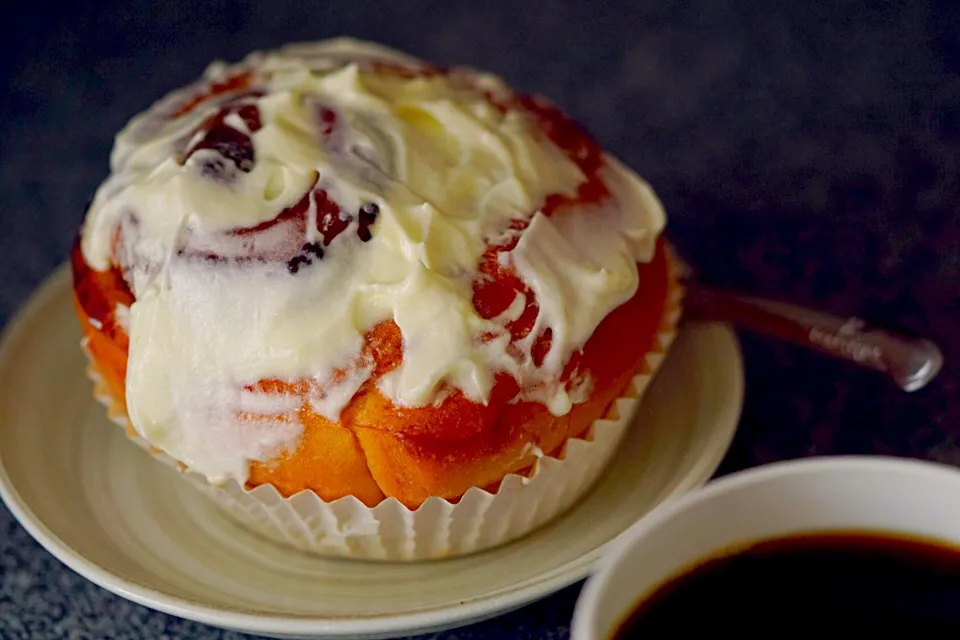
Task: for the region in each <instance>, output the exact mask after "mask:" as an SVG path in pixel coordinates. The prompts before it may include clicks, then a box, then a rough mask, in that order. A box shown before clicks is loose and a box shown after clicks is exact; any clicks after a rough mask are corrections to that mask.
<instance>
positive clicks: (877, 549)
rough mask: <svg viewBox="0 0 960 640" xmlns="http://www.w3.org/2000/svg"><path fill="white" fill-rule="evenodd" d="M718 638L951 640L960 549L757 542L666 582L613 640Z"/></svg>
mask: <svg viewBox="0 0 960 640" xmlns="http://www.w3.org/2000/svg"><path fill="white" fill-rule="evenodd" d="M956 517H958V518H960V514H956ZM721 633H726V634H729V635H732V636H735V637H737V638H777V637H782V636H783V634H788V635H791V636H794V637H801V635H803V636H804V637H809V638H828V637H829V638H832V637H839V636H835V634H836V633H849V634H854V635H849V636H846V637H849V638H861V637H863V638H866V637H874V636H872V635H870V636H868V635H866V634H877V636H876V637H900V638H905V639H911V640H912V639H914V638H917V639H920V638H955V639H956V638H960V548H956V547H949V546H945V545H942V544H939V543H936V542H932V541H924V540H917V539H906V538H897V537H893V536H882V535H876V534H858V533H838V534H831V535H808V536H797V537H791V538H784V539H779V540H773V541H769V542H763V543H760V544H757V545H754V546H752V547H749V548H747V549H743V550H739V551H735V552H733V553H732V554H731V555H727V556H722V557H715V558H712V559H710V560H707V561H706V562H704V563H702V564H700V565H698V566H696V567H694V568H692V569H691V570H689V571H688V572H687V573H685V574H682V575H681V576H679V577H678V578H675V579H673V580H671V581H669V582H667V583H666V584H664V585H663V586H662V587H660V588H659V589H658V590H657V591H656V592H654V593H653V595H651V596H649V597H647V598H645V599H644V600H643V601H642V602H640V603H639V604H638V605H637V606H636V608H635V610H634V611H633V613H631V614H630V616H629V617H628V618H627V619H626V620H625V621H624V622H623V624H622V625H621V627H620V629H619V630H618V631H617V632H616V633H615V634H614V636H613V640H634V639H636V640H640V639H641V638H643V639H644V640H652V639H658V638H686V637H691V638H693V637H698V636H699V637H703V636H704V635H710V636H712V635H714V634H718V635H719V634H721Z"/></svg>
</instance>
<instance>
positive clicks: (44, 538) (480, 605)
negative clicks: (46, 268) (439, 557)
mask: <svg viewBox="0 0 960 640" xmlns="http://www.w3.org/2000/svg"><path fill="white" fill-rule="evenodd" d="M69 271H70V269H69V264H66V263H64V264H61V265H60V266H59V267H57V269H56V270H54V271H53V272H52V273H51V274H50V275H48V276H47V277H46V278H45V279H44V281H43V282H42V283H41V285H40V286H39V287H37V288H36V289H35V290H34V291H33V293H32V294H31V295H30V297H29V298H28V299H27V301H26V302H25V303H24V304H23V305H22V306H21V307H20V308H19V309H18V310H17V311H16V312H15V313H14V314H13V315H12V316H11V317H10V319H9V320H8V322H7V325H6V326H5V327H4V328H3V331H2V333H0V362H3V361H5V360H6V359H7V358H8V357H9V353H10V352H11V351H12V350H13V349H14V348H15V346H16V345H17V344H18V343H19V342H20V338H21V336H22V335H23V334H24V332H26V331H27V330H29V328H30V323H29V322H28V321H29V320H30V318H31V317H33V316H34V315H36V314H37V313H38V312H40V311H42V310H43V309H44V308H45V307H46V306H47V304H49V303H50V302H51V300H52V299H53V298H55V297H57V296H59V295H62V292H61V289H63V288H65V287H66V286H67V282H66V281H69ZM716 326H718V327H720V328H721V329H722V332H721V333H720V334H719V335H721V336H722V337H723V338H722V339H723V340H726V341H727V342H728V343H729V346H730V347H732V348H733V350H734V353H735V354H736V358H734V359H733V362H732V367H731V372H730V373H731V374H733V375H732V380H731V383H732V386H733V388H734V393H733V394H731V395H732V396H733V400H734V401H733V402H732V403H731V407H730V410H731V412H732V413H733V418H734V419H733V420H731V424H730V425H729V426H724V427H723V430H722V431H721V432H720V433H718V436H717V437H720V436H721V435H722V436H723V437H724V440H726V446H724V447H722V448H720V449H714V450H711V452H710V453H709V454H708V455H704V456H702V457H701V458H700V459H699V460H697V461H696V464H695V469H699V470H708V471H709V473H706V474H703V473H699V474H697V475H695V476H690V477H688V478H686V479H685V480H684V482H682V483H680V484H678V485H677V486H676V487H673V488H672V489H671V491H670V493H669V494H668V495H666V496H664V498H663V501H666V500H669V499H671V498H673V497H675V496H676V495H678V494H681V493H684V492H686V491H689V490H690V489H693V488H696V487H698V486H701V485H703V484H705V483H706V482H708V481H709V479H710V477H712V475H713V474H714V473H715V472H716V470H717V469H718V467H719V465H720V463H721V462H722V460H723V457H724V456H725V455H726V453H727V451H728V450H729V447H730V444H732V441H733V437H734V435H735V433H736V430H737V427H738V424H739V420H740V417H741V416H742V412H743V404H744V386H745V370H744V364H743V353H742V349H741V345H740V342H739V340H738V339H737V336H736V334H735V332H734V331H733V330H732V329H731V328H730V327H729V326H727V325H716ZM703 475H705V477H700V476H703ZM0 499H2V501H3V502H4V504H5V505H6V506H7V508H8V509H9V510H10V512H11V513H12V514H13V516H14V518H16V520H17V521H18V522H19V524H20V525H21V526H22V527H23V528H24V529H25V530H26V531H27V533H28V534H29V535H30V536H31V537H32V538H33V539H34V540H36V541H37V543H39V544H40V546H41V547H43V548H44V549H45V550H46V551H47V552H48V553H50V554H51V555H52V556H53V557H54V558H56V559H57V560H59V561H60V562H62V563H63V564H64V565H66V566H67V567H68V568H69V569H71V570H72V571H74V572H76V573H77V574H79V575H80V576H82V577H83V578H85V579H87V580H89V581H90V582H92V583H94V584H95V585H97V586H99V587H102V588H104V589H106V590H107V591H109V592H111V593H113V594H115V595H118V596H120V597H122V598H125V599H127V600H130V601H132V602H135V603H137V604H140V605H142V606H145V607H148V608H150V609H153V610H156V611H160V612H162V613H166V614H170V615H174V616H177V617H180V618H184V619H187V620H193V621H195V622H200V623H203V624H208V625H212V626H215V627H220V628H227V629H233V630H239V631H244V632H248V633H255V634H279V635H281V636H283V637H298V636H305V635H315V634H324V635H326V636H328V637H331V638H348V637H366V638H375V637H381V638H386V637H395V635H396V634H409V633H426V632H430V631H436V630H440V629H448V628H453V627H456V626H460V625H463V624H469V623H471V622H479V621H481V620H485V619H489V618H492V617H494V616H497V615H500V614H502V613H506V612H509V611H512V610H515V609H518V608H520V607H522V606H525V605H527V604H530V603H533V602H535V601H537V600H541V599H543V598H545V597H547V596H549V595H551V594H553V593H556V592H557V591H559V590H561V589H563V588H565V587H568V586H570V585H572V584H574V583H576V582H579V581H580V580H583V579H584V578H586V577H587V576H588V575H589V574H590V573H591V572H592V571H593V570H594V568H595V567H596V565H597V563H598V562H599V561H600V559H601V558H602V557H603V556H604V555H605V553H606V551H607V550H609V549H610V548H611V547H612V546H614V545H615V544H616V543H617V541H618V540H620V539H621V538H622V536H623V535H624V533H626V531H627V530H628V529H629V527H627V528H625V529H624V530H623V531H621V532H620V533H619V534H617V535H616V536H615V537H614V538H612V539H610V540H608V541H607V542H606V543H604V544H602V545H600V546H598V547H596V548H595V549H593V550H591V551H589V552H587V553H585V554H583V555H581V556H580V557H579V558H577V559H575V560H571V561H569V562H568V563H567V566H566V568H565V569H563V570H559V569H561V568H562V566H561V567H552V568H550V569H547V570H546V571H545V572H544V573H551V574H553V575H551V576H550V577H547V578H544V579H541V580H537V581H536V582H533V583H530V584H526V585H525V586H520V587H516V588H509V587H508V589H509V590H507V591H503V592H501V593H497V594H494V595H490V596H482V597H477V598H474V599H472V600H469V601H462V602H460V603H458V604H456V605H452V606H451V605H445V606H442V607H435V608H428V609H423V610H418V611H414V612H410V613H396V614H384V615H379V616H378V615H371V616H351V617H344V618H335V617H330V616H323V617H319V616H309V615H295V614H271V613H250V612H245V611H242V610H235V609H225V608H221V607H216V606H211V605H210V604H206V603H199V602H196V601H193V600H190V599H189V598H184V597H181V596H178V595H175V594H171V593H166V592H163V591H160V590H158V589H155V588H153V587H150V586H147V585H145V584H141V583H138V582H136V581H132V580H129V579H127V578H124V577H122V576H120V575H117V574H115V573H112V572H110V571H108V570H106V569H103V568H102V567H100V566H99V565H98V564H96V563H94V562H92V561H90V560H87V559H86V558H84V557H83V556H82V555H81V554H80V553H78V552H77V551H75V550H74V549H73V547H72V546H71V545H70V544H69V542H67V541H65V540H63V539H61V538H60V537H59V536H57V535H56V534H54V533H53V532H52V531H51V530H50V529H49V528H48V527H47V526H46V525H45V524H44V523H43V522H42V520H41V519H40V518H39V517H38V516H37V515H36V514H35V513H34V512H33V510H32V509H31V508H30V506H29V505H28V504H26V502H25V501H24V500H23V499H22V497H21V496H20V494H19V492H18V491H17V490H16V488H15V487H14V484H13V482H12V480H11V478H10V476H9V475H8V473H7V470H6V468H5V467H4V465H3V463H2V461H0ZM573 508H574V509H576V508H577V507H576V506H574V507H573ZM549 527H550V525H549V524H548V525H546V528H549ZM558 570H559V571H558ZM541 575H543V574H541ZM390 634H393V635H390Z"/></svg>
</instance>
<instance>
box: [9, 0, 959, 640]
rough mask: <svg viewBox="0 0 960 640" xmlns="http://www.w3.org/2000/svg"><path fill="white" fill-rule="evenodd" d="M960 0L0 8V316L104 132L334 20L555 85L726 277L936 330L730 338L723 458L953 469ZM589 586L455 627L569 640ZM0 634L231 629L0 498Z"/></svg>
mask: <svg viewBox="0 0 960 640" xmlns="http://www.w3.org/2000/svg"><path fill="white" fill-rule="evenodd" d="M958 9H960V3H957V2H953V1H951V0H942V1H940V2H922V1H915V2H839V1H838V2H813V1H809V2H808V1H803V0H798V1H785V2H771V3H768V2H735V1H721V0H714V1H703V2H694V3H691V2H674V3H662V2H646V1H644V2H631V1H630V0H621V1H613V0H610V1H606V2H604V1H598V0H594V1H592V2H591V1H590V0H584V1H572V0H571V1H565V2H564V1H560V0H556V1H554V2H546V1H541V2H532V1H530V2H519V1H511V0H505V1H502V2H489V3H486V4H483V5H481V3H478V2H472V3H453V2H441V1H439V0H437V1H433V0H403V1H400V0H397V1H395V2H377V1H376V0H365V1H364V0H353V1H351V2H339V3H338V2H316V3H309V2H302V1H301V2H296V1H294V0H273V1H266V2H263V3H255V2H225V1H223V2H208V3H203V2H189V1H186V0H184V1H182V2H178V1H176V0H162V1H155V2H146V1H140V2H133V1H130V2H119V1H115V2H111V1H101V2H97V3H92V2H77V3H74V4H73V5H72V6H70V7H60V6H58V5H56V4H53V3H50V2H47V1H46V0H37V1H33V2H30V1H28V2H21V3H17V5H14V6H13V7H10V6H6V5H5V8H4V10H3V12H2V14H0V22H2V26H0V29H2V30H3V31H4V32H5V33H4V34H3V37H2V38H0V46H2V47H3V49H4V54H3V55H2V56H0V80H2V81H3V82H2V86H4V87H5V91H4V93H3V94H2V96H0V100H2V102H0V128H2V134H0V203H2V213H0V323H2V322H5V321H6V320H7V319H8V318H9V317H10V315H11V313H12V312H13V311H14V310H15V309H16V308H17V307H18V306H19V305H20V304H21V303H22V302H23V301H24V300H25V299H26V298H27V296H28V295H29V294H30V291H31V290H32V289H33V288H34V287H35V286H37V284H38V283H39V282H40V281H41V280H42V278H43V277H44V276H45V275H47V274H48V273H50V271H51V270H52V269H53V268H54V267H55V266H56V265H57V264H58V263H59V262H60V261H61V260H63V259H64V258H65V256H66V254H67V249H68V246H69V244H70V242H71V240H72V236H73V233H74V230H75V228H76V227H77V225H78V224H79V222H80V219H81V216H82V213H83V206H84V204H85V202H86V201H87V199H88V198H89V196H90V195H91V194H92V192H93V190H94V189H95V187H96V186H97V184H98V183H99V181H100V180H102V179H103V178H104V177H105V175H106V170H107V156H108V153H109V149H110V145H111V141H112V135H113V133H114V132H115V131H116V130H118V129H119V128H120V127H121V126H122V125H123V124H124V123H125V121H126V120H127V119H128V118H130V117H131V116H133V115H134V114H135V113H136V112H138V111H139V110H141V109H143V108H144V107H146V106H147V105H148V104H149V103H150V102H151V101H153V100H155V99H157V98H159V97H160V96H161V95H162V94H163V93H164V92H165V91H167V90H169V89H171V88H173V87H175V86H177V85H181V84H184V83H186V82H188V81H190V80H192V79H194V78H195V77H196V76H197V75H198V74H199V73H200V72H201V71H202V69H203V68H204V66H205V65H206V64H207V62H208V61H210V60H212V59H214V58H224V59H228V60H236V59H239V58H240V57H242V56H243V55H244V54H246V53H247V52H248V51H249V50H251V49H255V48H265V47H271V46H275V45H279V44H281V43H283V42H286V41H298V40H310V39H318V38H324V37H329V36H334V35H341V34H348V35H353V36H356V37H361V38H368V39H374V40H380V41H382V42H384V43H386V44H389V45H393V46H396V47H399V48H402V49H406V50H409V51H410V52H412V53H414V54H418V55H420V56H422V57H426V58H430V59H433V60H436V61H438V62H441V63H460V64H469V65H473V66H482V67H486V68H488V69H490V70H492V71H495V72H498V73H500V74H501V75H503V76H505V77H506V78H507V79H508V80H509V81H510V82H512V83H513V84H514V85H516V86H518V87H521V88H523V89H526V90H531V91H538V92H542V93H545V94H547V95H549V96H551V97H552V98H553V99H554V100H555V101H556V102H558V103H559V104H560V105H561V106H563V107H564V108H565V109H566V110H568V111H569V112H571V113H572V114H573V115H574V116H576V117H577V118H578V119H580V120H581V121H582V122H584V123H585V124H586V125H587V127H588V128H589V129H591V130H592V131H593V133H594V134H595V135H596V136H597V138H599V140H600V141H601V142H602V143H604V144H605V145H606V146H608V147H609V148H610V149H611V150H612V151H613V152H614V153H616V154H617V155H619V156H620V157H621V158H622V159H624V160H625V161H626V162H627V163H628V164H630V165H632V166H633V167H635V168H636V169H637V170H638V171H640V172H641V173H642V174H644V175H645V176H646V177H647V178H648V179H649V180H650V181H651V182H652V183H653V184H654V186H655V187H656V188H657V190H658V191H659V193H660V195H661V197H662V198H663V200H664V202H665V204H666V206H667V209H668V212H669V214H670V215H671V235H672V237H673V239H674V240H675V241H676V243H677V244H678V245H679V246H680V247H681V248H682V250H683V251H684V252H685V253H686V254H687V256H688V257H689V258H690V259H691V261H692V262H694V263H695V264H696V265H697V267H698V268H699V270H700V271H701V273H702V275H703V277H704V278H705V279H707V280H710V281H712V282H715V283H720V284H725V285H730V286H734V287H737V288H741V289H746V290H749V291H752V292H755V293H758V294H767V295H776V296H780V297H783V298H787V299H790V300H794V301H799V302H805V303H815V304H817V305H820V306H823V307H826V308H829V309H832V310H835V311H837V312H841V313H854V312H856V313H862V314H865V315H866V316H867V317H869V318H871V319H873V320H876V321H879V322H881V323H891V324H896V325H900V326H903V327H907V328H909V329H912V330H915V331H919V332H922V333H925V334H928V335H930V336H931V337H933V338H934V339H936V340H937V341H938V342H939V343H940V344H941V346H942V347H943V348H944V351H945V353H946V356H947V362H948V364H947V367H946V369H945V371H944V372H943V374H942V375H941V377H940V378H939V379H938V380H937V381H936V382H935V383H934V384H933V385H932V386H931V387H930V388H928V389H927V390H924V391H922V392H920V393H917V394H914V395H907V394H904V393H902V392H900V391H898V390H896V389H895V388H893V387H892V386H891V385H890V384H888V383H887V382H886V381H885V380H884V379H883V378H881V377H880V376H877V375H874V374H870V373H864V372H860V371H857V370H855V369H853V368H852V367H850V366H847V365H843V364H839V363H836V362H833V361H829V360H826V359H824V358H821V357H820V356H817V355H813V354H809V353H806V352H803V351H801V350H798V349H795V348H792V347H788V346H784V345H779V344H775V343H773V342H770V341H767V340H763V339H757V338H753V337H751V336H743V342H744V353H745V357H746V368H747V378H748V380H747V399H746V406H745V409H744V415H743V420H742V424H741V427H740V431H739V435H738V437H737V440H736V442H735V444H734V446H733V449H732V450H731V452H730V455H729V456H728V458H727V460H726V461H725V462H724V466H723V469H722V472H729V471H732V470H735V469H739V468H743V467H746V466H751V465H756V464H760V463H764V462H769V461H773V460H778V459H783V458H792V457H799V456H805V455H817V454H832V453H870V452H874V453H887V454H897V455H907V456H914V457H926V458H933V459H938V460H942V461H946V462H952V463H957V464H960V441H958V438H960V368H958V367H957V366H956V362H958V360H960V284H958V282H960V250H958V247H960V215H958V210H960V204H958V203H960V199H958V196H960V75H958V73H960V10H958ZM576 595H577V588H571V589H567V590H565V591H564V592H562V593H560V594H559V595H557V596H554V597H552V598H550V599H547V600H545V601H543V602H541V603H538V604H535V605H533V606H531V607H528V608H526V609H524V610H522V611H519V612H516V613H513V614H510V615H508V616H505V617H502V618H499V619H496V620H493V621H490V622H487V623H484V624H480V625H477V626H474V627H469V628H466V629H461V630H456V631H453V632H450V633H446V634H439V635H437V636H435V637H436V638H442V639H444V640H454V639H457V640H468V639H472V640H477V639H481V638H484V639H488V638H489V639H493V638H498V639H503V640H519V639H552V638H566V637H567V635H568V632H567V624H568V620H569V617H570V614H571V612H572V607H573V603H574V600H575V598H576ZM0 637H3V638H7V637H10V638H27V637H30V638H40V639H44V638H76V639H80V638H106V637H111V638H118V639H127V638H170V639H173V638H177V639H179V638H196V639H198V640H212V639H214V638H231V639H236V638H239V637H240V636H238V635H237V634H232V633H226V632H221V631H218V630H216V629H212V628H208V627H204V626H202V625H197V624H193V623H189V622H185V621H181V620H177V619H175V618H172V617H169V616H165V615H162V614H159V613H155V612H151V611H149V610H147V609H144V608H142V607H139V606H137V605H133V604H130V603H128V602H126V601H124V600H121V599H120V598H117V597H115V596H112V595H110V594H108V593H107V592H106V591H103V590H102V589H100V588H98V587H95V586H93V585H92V584H89V583H87V582H86V581H85V580H83V579H82V578H80V577H78V576H77V575H75V574H73V573H72V572H70V571H69V570H67V569H66V568H64V567H63V566H62V565H61V564H60V563H58V562H57V561H56V560H54V559H53V558H52V557H51V556H49V555H48V554H47V553H45V552H44V551H43V550H41V549H40V547H39V546H38V545H37V544H36V543H34V542H33V541H32V540H31V539H30V538H29V537H28V536H27V535H26V533H25V532H24V531H23V530H22V529H21V528H20V527H19V525H17V524H16V523H15V522H14V521H13V519H12V517H11V516H10V514H9V513H8V512H7V511H6V510H5V509H3V508H2V507H0Z"/></svg>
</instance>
